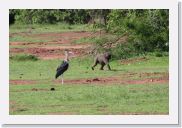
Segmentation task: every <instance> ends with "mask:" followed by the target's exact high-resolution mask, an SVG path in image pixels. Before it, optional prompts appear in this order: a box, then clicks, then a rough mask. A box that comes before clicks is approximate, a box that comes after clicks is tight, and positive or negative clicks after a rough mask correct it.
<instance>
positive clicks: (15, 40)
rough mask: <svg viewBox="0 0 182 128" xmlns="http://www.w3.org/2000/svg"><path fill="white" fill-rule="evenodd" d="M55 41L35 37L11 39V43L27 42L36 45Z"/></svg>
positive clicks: (18, 36)
mask: <svg viewBox="0 0 182 128" xmlns="http://www.w3.org/2000/svg"><path fill="white" fill-rule="evenodd" d="M52 40H53V39H51V38H50V39H45V38H40V37H37V38H34V37H29V36H20V35H17V36H13V37H10V38H9V41H10V42H19V41H20V42H26V43H36V42H49V41H52Z"/></svg>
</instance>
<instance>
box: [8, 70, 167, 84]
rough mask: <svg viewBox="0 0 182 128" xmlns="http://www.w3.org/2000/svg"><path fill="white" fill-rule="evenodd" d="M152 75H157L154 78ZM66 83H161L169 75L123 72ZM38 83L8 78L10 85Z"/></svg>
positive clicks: (165, 80)
mask: <svg viewBox="0 0 182 128" xmlns="http://www.w3.org/2000/svg"><path fill="white" fill-rule="evenodd" d="M133 76H139V77H141V76H142V79H131V78H130V79H127V78H128V77H133ZM144 76H147V77H149V76H151V78H143V77H144ZM154 76H158V77H157V78H155V77H154ZM53 82H54V83H60V84H61V81H60V80H54V81H53ZM64 82H65V83H66V84H98V85H99V84H101V85H108V84H121V85H127V84H163V83H168V82H169V76H168V74H167V73H140V74H137V73H133V74H131V73H129V74H123V75H120V76H117V77H103V78H92V79H74V80H64ZM36 83H38V82H37V81H36V80H10V84H11V85H30V84H36Z"/></svg>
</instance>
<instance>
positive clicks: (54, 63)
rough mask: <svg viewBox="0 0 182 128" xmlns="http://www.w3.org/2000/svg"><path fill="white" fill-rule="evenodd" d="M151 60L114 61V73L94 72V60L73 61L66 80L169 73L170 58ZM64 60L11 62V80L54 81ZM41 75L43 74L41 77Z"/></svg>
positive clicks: (97, 70) (96, 69) (66, 73)
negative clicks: (145, 73) (134, 73)
mask: <svg viewBox="0 0 182 128" xmlns="http://www.w3.org/2000/svg"><path fill="white" fill-rule="evenodd" d="M148 58H149V60H147V61H143V62H137V63H134V64H129V65H128V64H127V65H124V64H121V63H120V61H116V60H115V61H112V62H111V63H110V66H111V68H112V69H114V70H113V71H108V70H107V67H105V68H106V71H100V70H99V68H100V66H99V65H98V66H97V67H96V68H95V70H94V71H92V70H91V65H92V64H93V59H91V58H85V59H72V60H71V61H70V67H69V70H68V71H67V72H65V75H64V77H65V79H78V78H95V77H100V76H103V77H105V76H113V75H118V74H123V73H126V72H168V57H153V56H148ZM61 62H62V60H38V61H35V62H34V61H22V62H21V61H19V62H17V61H14V60H10V79H19V76H20V74H24V76H23V79H30V80H37V79H39V80H42V79H44V80H45V79H46V80H52V79H54V76H55V72H56V68H57V67H58V65H59V64H60V63H61ZM40 73H41V74H42V75H41V77H40Z"/></svg>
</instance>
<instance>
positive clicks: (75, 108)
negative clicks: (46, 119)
mask: <svg viewBox="0 0 182 128" xmlns="http://www.w3.org/2000/svg"><path fill="white" fill-rule="evenodd" d="M32 88H38V89H41V88H42V89H50V85H45V84H39V85H26V86H22V85H20V86H10V101H12V102H13V101H15V103H13V104H11V105H10V107H11V108H12V109H11V110H12V111H10V114H33V115H34V114H56V113H57V114H89V115H94V114H96V115H97V114H99V115H100V114H102V115H104V114H116V115H120V114H168V109H169V106H168V100H169V99H168V86H167V85H125V86H123V85H117V84H116V85H115V84H114V85H108V86H99V85H78V86H75V85H67V84H65V85H63V86H62V85H56V86H55V88H56V91H31V89H32ZM25 90H26V91H25ZM17 91H19V92H17ZM20 91H22V92H20Z"/></svg>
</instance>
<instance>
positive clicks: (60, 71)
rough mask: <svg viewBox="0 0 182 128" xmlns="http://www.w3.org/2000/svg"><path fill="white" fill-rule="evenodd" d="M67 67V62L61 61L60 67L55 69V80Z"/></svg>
mask: <svg viewBox="0 0 182 128" xmlns="http://www.w3.org/2000/svg"><path fill="white" fill-rule="evenodd" d="M68 67H69V63H68V62H67V61H63V62H62V64H61V65H60V66H58V68H57V70H56V71H57V72H56V76H55V78H56V79H57V78H58V77H59V76H60V75H62V74H63V73H64V72H65V71H66V70H67V69H68Z"/></svg>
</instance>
